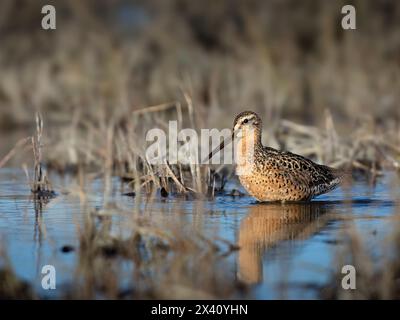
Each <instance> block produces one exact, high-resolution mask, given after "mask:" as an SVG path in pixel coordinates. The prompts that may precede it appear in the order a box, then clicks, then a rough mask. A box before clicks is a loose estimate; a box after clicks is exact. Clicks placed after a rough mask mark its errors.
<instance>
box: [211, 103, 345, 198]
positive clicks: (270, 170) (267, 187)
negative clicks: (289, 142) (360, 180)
mask: <svg viewBox="0 0 400 320" xmlns="http://www.w3.org/2000/svg"><path fill="white" fill-rule="evenodd" d="M261 128H262V121H261V118H260V117H259V116H258V114H257V113H255V112H252V111H244V112H241V113H240V114H238V115H237V116H236V118H235V121H234V123H233V133H232V139H233V140H234V142H235V145H234V149H235V150H234V152H235V159H236V162H237V166H236V173H237V174H238V176H239V181H240V183H241V184H242V186H243V187H244V188H245V189H246V191H247V192H248V193H249V194H250V195H251V196H253V197H254V198H255V199H257V200H258V201H261V202H264V201H308V200H311V199H312V198H314V197H316V196H318V195H321V194H323V193H327V192H329V191H331V190H333V189H335V188H336V187H337V186H338V185H339V184H340V183H341V182H342V180H343V178H344V175H345V174H344V172H343V171H342V170H339V169H334V168H331V167H328V166H325V165H321V164H317V163H315V162H313V161H311V160H309V159H307V158H305V157H303V156H300V155H297V154H294V153H291V152H285V151H279V150H276V149H273V148H270V147H265V146H263V145H262V142H261ZM226 144H227V142H226V141H225V142H224V141H223V142H222V143H221V144H220V146H219V147H218V148H216V149H215V150H214V151H212V152H211V153H210V154H209V156H208V158H209V159H211V158H212V157H213V156H214V154H215V153H217V152H218V151H219V150H221V149H222V148H224V146H225V145H226Z"/></svg>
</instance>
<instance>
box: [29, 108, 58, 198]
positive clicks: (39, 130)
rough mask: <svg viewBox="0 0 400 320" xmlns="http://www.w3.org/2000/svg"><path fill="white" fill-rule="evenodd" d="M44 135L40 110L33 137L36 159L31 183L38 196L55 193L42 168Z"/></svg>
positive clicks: (44, 196)
mask: <svg viewBox="0 0 400 320" xmlns="http://www.w3.org/2000/svg"><path fill="white" fill-rule="evenodd" d="M42 136H43V120H42V116H41V115H40V113H39V112H37V113H36V135H35V136H33V137H32V149H33V159H34V176H33V182H32V184H31V192H32V193H33V194H34V195H35V196H36V197H37V198H49V197H51V196H53V195H54V191H53V190H52V188H51V184H50V181H49V180H48V178H47V174H46V172H45V171H44V170H43V168H42V146H43V144H42Z"/></svg>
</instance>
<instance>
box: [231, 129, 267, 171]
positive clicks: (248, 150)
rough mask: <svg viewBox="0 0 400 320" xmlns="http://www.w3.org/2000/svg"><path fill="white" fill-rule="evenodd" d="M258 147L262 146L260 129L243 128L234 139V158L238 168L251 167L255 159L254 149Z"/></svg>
mask: <svg viewBox="0 0 400 320" xmlns="http://www.w3.org/2000/svg"><path fill="white" fill-rule="evenodd" d="M260 147H262V144H261V131H260V129H258V128H255V129H252V128H250V129H243V131H242V132H241V135H240V137H238V138H236V141H235V157H236V159H235V160H236V164H237V166H238V169H241V170H244V169H249V168H251V167H252V166H253V164H254V161H255V154H256V150H257V149H258V148H260Z"/></svg>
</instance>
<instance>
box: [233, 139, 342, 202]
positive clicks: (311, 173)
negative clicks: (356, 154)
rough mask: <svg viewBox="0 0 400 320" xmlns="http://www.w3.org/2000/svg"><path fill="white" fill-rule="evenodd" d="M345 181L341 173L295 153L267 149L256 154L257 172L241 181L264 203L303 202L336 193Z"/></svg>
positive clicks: (257, 151)
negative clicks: (333, 191) (335, 190)
mask: <svg viewBox="0 0 400 320" xmlns="http://www.w3.org/2000/svg"><path fill="white" fill-rule="evenodd" d="M342 177H343V173H342V172H341V171H340V170H337V169H334V168H330V167H328V166H325V165H320V164H317V163H315V162H313V161H311V160H309V159H307V158H305V157H303V156H300V155H297V154H294V153H291V152H283V151H278V150H275V149H273V148H269V147H263V148H262V149H261V148H260V149H259V150H256V152H255V157H254V170H253V172H252V173H251V174H250V175H248V176H243V177H239V179H240V181H241V183H242V184H243V185H244V187H245V188H246V189H247V190H248V192H249V193H250V194H252V195H253V196H254V197H255V198H256V199H258V200H260V201H274V200H288V201H300V200H309V199H311V198H313V197H315V196H318V195H320V194H323V193H326V192H328V191H331V190H333V189H335V188H336V187H337V186H338V185H339V184H340V182H341V180H342Z"/></svg>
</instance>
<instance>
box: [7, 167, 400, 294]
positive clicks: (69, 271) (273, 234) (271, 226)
mask: <svg viewBox="0 0 400 320" xmlns="http://www.w3.org/2000/svg"><path fill="white" fill-rule="evenodd" d="M52 181H53V183H54V185H55V189H56V191H58V193H59V195H58V197H57V198H55V199H53V200H52V201H50V202H49V203H48V204H46V205H43V207H42V208H39V207H38V206H37V204H36V205H35V203H34V202H33V201H32V198H31V197H30V192H29V187H28V185H27V183H26V178H25V174H24V173H23V172H22V170H20V169H10V168H5V169H0V239H1V243H2V246H3V248H4V249H5V251H6V252H7V255H8V258H9V260H10V262H11V265H12V267H13V269H14V270H15V273H16V274H17V276H18V277H20V278H21V279H23V280H26V281H28V282H29V283H30V284H31V285H32V286H33V287H34V289H35V291H36V292H37V294H38V295H39V296H41V297H49V298H57V297H60V296H62V295H63V290H64V288H67V287H68V285H69V284H70V282H71V279H72V278H73V270H74V266H75V265H76V263H77V254H76V251H74V252H70V253H63V252H61V250H60V248H62V247H63V246H64V245H72V246H75V247H76V246H78V245H79V241H78V237H77V230H78V229H79V226H80V225H81V224H82V221H83V219H84V214H85V213H84V212H83V211H82V208H81V203H80V201H79V198H78V197H76V196H73V195H71V194H64V193H63V192H60V190H63V189H64V187H65V186H69V185H71V183H74V182H73V179H72V178H68V177H67V178H65V177H64V178H61V177H52ZM114 182H115V186H116V187H115V191H114V192H113V194H112V199H113V200H114V201H115V203H118V205H120V206H122V207H124V208H128V209H129V208H133V207H134V206H135V205H137V204H135V201H134V200H133V199H131V198H129V197H126V196H122V195H121V192H122V191H121V190H120V189H119V182H118V180H115V181H114ZM90 187H91V193H90V194H92V195H93V194H94V195H95V196H93V197H91V198H90V199H89V205H91V206H93V207H94V208H101V207H102V204H103V200H104V199H103V194H104V192H103V188H104V186H103V183H102V180H101V179H95V180H94V181H93V182H92V183H91V186H90ZM233 187H235V188H237V187H238V186H237V185H234V184H231V185H228V189H229V188H233ZM349 196H350V201H344V200H345V199H347V198H348V197H349ZM398 199H399V188H398V181H397V179H396V178H394V177H393V175H391V174H388V175H387V176H385V178H383V179H381V180H380V181H379V183H378V184H377V185H376V186H375V187H371V186H369V185H368V184H367V183H365V182H357V183H354V185H353V186H352V188H351V190H349V192H346V195H345V194H344V192H343V191H342V190H341V189H337V190H335V191H333V192H331V193H329V194H327V195H324V196H321V197H319V198H317V199H316V200H314V201H312V202H311V203H292V204H277V203H271V204H260V203H256V202H255V201H254V200H253V199H252V198H251V197H248V196H243V197H230V196H224V195H221V196H217V197H216V198H215V199H214V200H213V201H209V200H208V201H200V200H194V201H187V200H182V199H179V198H174V197H171V196H170V197H169V198H168V199H167V200H164V199H161V198H156V200H155V201H154V202H153V203H152V204H150V205H149V204H146V203H141V204H139V205H140V206H145V205H148V206H149V207H148V208H147V212H151V214H154V215H157V214H159V215H160V216H161V215H162V219H164V221H167V220H169V219H178V220H179V221H181V226H183V227H184V226H185V224H190V225H191V226H195V227H196V229H197V230H198V231H199V232H201V233H202V234H204V235H205V236H206V237H210V238H212V237H215V236H218V237H219V238H222V239H226V240H227V241H229V242H231V243H233V244H236V245H238V246H239V247H240V250H237V251H233V252H232V253H230V254H229V256H228V257H227V258H226V259H225V263H227V264H228V266H229V269H228V270H227V272H229V273H231V275H232V279H235V280H237V279H239V280H240V281H243V282H245V283H247V284H248V285H249V286H250V290H248V291H246V294H245V296H244V297H245V298H246V297H248V298H256V299H273V298H290V299H315V298H318V297H319V294H320V290H319V288H320V287H321V286H324V285H326V284H327V282H328V281H329V280H330V276H331V274H332V272H333V271H337V269H338V268H339V265H338V261H337V253H338V250H339V249H340V246H343V245H345V238H344V230H345V229H346V226H349V223H354V226H355V228H356V230H357V231H359V232H360V235H361V239H362V240H363V244H364V246H365V247H366V249H368V250H369V252H370V253H371V255H372V256H373V257H374V258H376V259H379V258H380V257H381V256H382V255H383V254H384V253H383V251H382V246H383V243H384V241H385V239H386V237H387V236H388V235H389V234H390V232H391V231H392V225H393V224H392V217H393V216H394V215H395V214H396V213H397V212H398ZM121 220H123V219H121ZM122 224H123V222H122ZM116 225H117V227H116V228H117V229H118V223H117V224H116ZM48 264H50V265H54V266H55V268H56V270H57V289H56V290H44V289H43V288H42V287H41V268H42V266H43V265H48ZM194 268H195V267H194ZM188 298H190V297H188Z"/></svg>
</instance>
